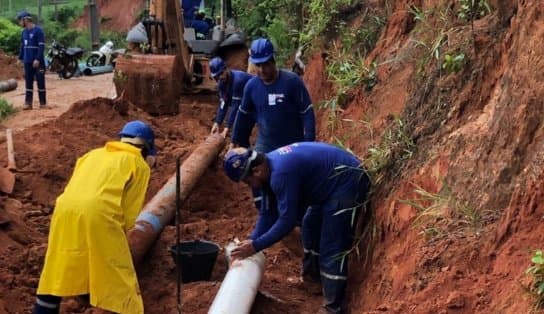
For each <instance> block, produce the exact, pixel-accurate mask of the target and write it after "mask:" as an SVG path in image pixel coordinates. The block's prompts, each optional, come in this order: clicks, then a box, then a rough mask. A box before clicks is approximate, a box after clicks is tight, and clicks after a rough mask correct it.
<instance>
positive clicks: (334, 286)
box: [301, 174, 370, 313]
mask: <svg viewBox="0 0 544 314" xmlns="http://www.w3.org/2000/svg"><path fill="white" fill-rule="evenodd" d="M369 182H370V181H369V179H368V177H367V176H366V175H365V174H362V177H361V179H360V181H359V182H358V185H357V186H356V187H354V189H353V191H350V192H348V193H347V195H346V194H344V195H342V196H340V197H338V198H337V199H331V200H328V201H326V202H324V203H322V204H319V205H317V206H314V205H312V206H311V207H310V208H309V209H308V211H307V212H306V215H304V217H303V219H302V227H301V230H302V245H303V247H304V259H303V263H302V275H303V277H304V278H305V279H306V280H308V279H311V280H314V281H321V285H322V288H323V296H324V299H325V304H324V305H325V308H326V310H327V311H328V313H343V309H344V307H345V304H344V302H345V301H344V299H345V291H346V283H347V275H348V256H347V252H348V251H349V250H350V249H351V247H352V245H353V238H354V231H355V223H356V222H357V216H358V213H359V212H360V211H361V210H362V208H363V206H364V202H365V200H366V197H367V194H368V189H369V188H370V183H369Z"/></svg>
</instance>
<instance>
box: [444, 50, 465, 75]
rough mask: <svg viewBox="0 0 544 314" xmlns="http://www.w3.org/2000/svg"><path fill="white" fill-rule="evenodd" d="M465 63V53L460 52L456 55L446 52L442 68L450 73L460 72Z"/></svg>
mask: <svg viewBox="0 0 544 314" xmlns="http://www.w3.org/2000/svg"><path fill="white" fill-rule="evenodd" d="M464 65H465V54H464V53H462V52H461V53H458V54H454V55H450V54H446V55H445V56H444V61H443V62H442V69H444V70H445V71H446V72H448V73H450V74H451V73H455V72H459V71H460V70H461V69H462V68H463V66H464Z"/></svg>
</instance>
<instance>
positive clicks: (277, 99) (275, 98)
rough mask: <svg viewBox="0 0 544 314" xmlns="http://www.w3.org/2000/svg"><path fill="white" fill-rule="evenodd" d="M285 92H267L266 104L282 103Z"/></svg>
mask: <svg viewBox="0 0 544 314" xmlns="http://www.w3.org/2000/svg"><path fill="white" fill-rule="evenodd" d="M284 98H285V94H268V105H269V106H275V105H277V104H281V103H283V99H284Z"/></svg>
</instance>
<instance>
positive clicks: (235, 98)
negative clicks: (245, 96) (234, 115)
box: [232, 97, 242, 100]
mask: <svg viewBox="0 0 544 314" xmlns="http://www.w3.org/2000/svg"><path fill="white" fill-rule="evenodd" d="M232 99H233V100H240V99H242V97H232Z"/></svg>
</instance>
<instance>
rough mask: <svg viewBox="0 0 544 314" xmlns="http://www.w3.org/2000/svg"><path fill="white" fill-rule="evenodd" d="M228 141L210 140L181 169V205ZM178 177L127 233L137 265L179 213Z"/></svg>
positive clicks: (156, 197)
mask: <svg viewBox="0 0 544 314" xmlns="http://www.w3.org/2000/svg"><path fill="white" fill-rule="evenodd" d="M224 144H225V139H224V138H223V137H222V136H221V135H220V134H214V135H210V136H208V138H206V141H205V142H204V143H202V144H200V145H199V146H198V147H197V148H196V149H195V150H194V151H193V153H191V155H190V156H189V157H187V159H185V161H184V162H183V164H182V165H181V167H180V175H181V183H180V189H181V190H180V192H181V193H180V201H183V200H185V199H186V198H187V196H188V195H189V194H190V193H191V190H192V189H193V188H194V186H195V185H196V183H197V182H198V180H199V179H200V177H201V176H202V175H203V174H204V172H205V171H206V169H207V168H208V166H209V165H210V164H211V163H212V162H213V161H214V160H215V159H216V158H217V155H219V152H220V151H221V150H222V149H223V146H224ZM175 204H176V175H175V174H174V175H172V176H171V177H170V179H168V181H167V182H166V184H165V185H163V187H162V188H161V189H160V190H159V192H157V194H155V196H153V198H152V199H151V200H150V201H149V202H148V203H147V204H146V205H145V206H144V208H143V209H142V212H141V213H140V215H139V216H138V218H136V223H135V225H134V227H133V228H132V229H131V230H129V232H128V242H129V246H130V251H131V253H132V260H133V262H134V264H135V265H136V264H138V263H139V262H140V261H141V260H142V258H143V256H144V255H145V253H146V252H147V250H149V248H150V247H151V246H152V245H153V243H154V242H155V240H156V239H157V237H158V236H159V234H160V233H161V232H162V230H163V229H164V227H165V226H166V225H167V224H168V223H169V222H170V221H171V220H172V218H174V216H175V212H176V206H175Z"/></svg>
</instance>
